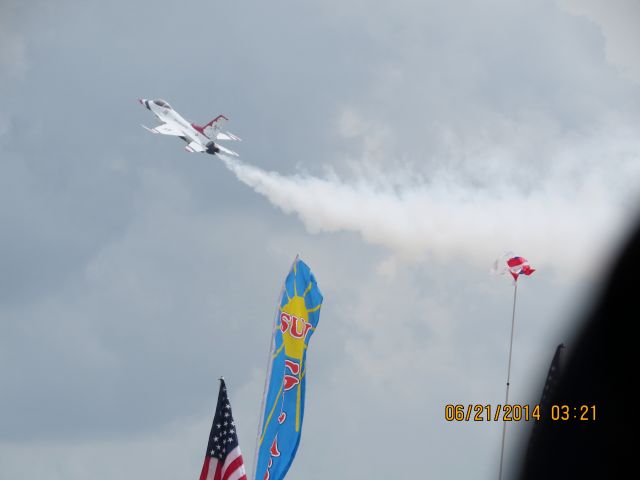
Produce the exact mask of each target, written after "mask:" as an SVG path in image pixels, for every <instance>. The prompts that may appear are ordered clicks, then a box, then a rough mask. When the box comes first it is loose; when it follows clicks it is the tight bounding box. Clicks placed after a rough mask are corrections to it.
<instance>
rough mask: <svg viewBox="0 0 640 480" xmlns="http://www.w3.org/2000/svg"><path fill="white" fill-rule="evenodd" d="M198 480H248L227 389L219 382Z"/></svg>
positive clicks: (221, 381) (221, 380)
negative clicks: (214, 411)
mask: <svg viewBox="0 0 640 480" xmlns="http://www.w3.org/2000/svg"><path fill="white" fill-rule="evenodd" d="M200 480H247V474H246V472H245V469H244V462H243V461H242V454H241V453H240V445H239V444H238V434H237V433H236V423H235V422H234V421H233V415H232V414H231V405H230V404H229V397H228V396H227V386H226V385H225V383H224V380H223V379H222V378H221V379H220V392H219V393H218V405H217V406H216V414H215V415H214V417H213V425H212V426H211V433H210V434H209V443H208V444H207V451H206V453H205V456H204V465H202V472H201V473H200Z"/></svg>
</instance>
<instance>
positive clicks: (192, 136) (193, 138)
mask: <svg viewBox="0 0 640 480" xmlns="http://www.w3.org/2000/svg"><path fill="white" fill-rule="evenodd" d="M138 101H139V102H140V103H141V104H142V105H144V106H145V107H146V108H147V109H149V110H151V111H152V112H153V113H154V115H155V116H156V117H158V120H160V121H161V122H162V124H161V125H158V126H157V127H155V128H149V127H145V126H144V125H142V126H143V127H144V128H146V129H147V130H149V131H150V132H152V133H160V134H162V135H173V136H174V137H179V138H181V139H182V140H184V141H185V142H187V146H186V147H185V149H186V150H187V151H188V152H199V153H210V154H211V155H215V154H216V153H226V154H227V155H233V156H236V157H237V156H238V154H237V153H236V152H233V151H231V150H229V149H227V148H225V147H223V146H222V145H220V144H217V143H214V140H240V139H239V138H238V137H236V136H235V135H234V134H233V133H230V132H227V131H224V132H223V131H222V130H221V128H222V125H224V123H225V122H226V121H227V120H228V118H227V117H225V116H224V115H218V116H217V117H216V118H214V119H213V120H211V121H210V122H209V123H207V124H206V125H203V126H200V125H196V124H195V123H190V122H188V121H187V120H185V119H184V118H183V117H182V116H181V115H180V114H179V113H178V112H176V111H175V110H174V109H173V108H171V105H169V104H168V103H167V102H165V101H164V100H161V99H158V100H146V99H144V98H141V99H139V100H138Z"/></svg>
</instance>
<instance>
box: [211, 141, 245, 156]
mask: <svg viewBox="0 0 640 480" xmlns="http://www.w3.org/2000/svg"><path fill="white" fill-rule="evenodd" d="M216 147H218V148H219V149H220V151H221V152H224V153H226V154H227V155H233V156H234V157H239V156H240V155H238V154H237V153H236V152H234V151H231V150H229V149H228V148H224V147H223V146H222V145H220V144H219V143H216Z"/></svg>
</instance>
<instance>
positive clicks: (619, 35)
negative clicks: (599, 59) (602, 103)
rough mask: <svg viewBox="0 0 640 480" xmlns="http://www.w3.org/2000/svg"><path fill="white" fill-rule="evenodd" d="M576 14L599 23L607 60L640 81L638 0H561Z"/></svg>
mask: <svg viewBox="0 0 640 480" xmlns="http://www.w3.org/2000/svg"><path fill="white" fill-rule="evenodd" d="M560 4H561V5H562V6H563V7H564V8H566V9H567V11H569V12H571V13H573V14H575V15H584V16H586V17H588V18H589V19H590V20H592V21H593V22H595V23H596V24H597V25H598V26H599V27H600V29H601V30H602V34H603V35H604V38H605V41H606V50H605V51H606V56H607V60H608V61H609V62H611V63H612V64H613V65H615V66H616V67H618V68H619V69H620V72H621V73H622V74H623V75H624V76H625V77H627V78H629V79H631V80H633V81H635V82H638V83H640V57H639V56H638V45H640V30H639V29H638V22H640V3H639V2H637V1H635V0H617V1H613V2H612V1H607V0H586V1H585V0H561V1H560Z"/></svg>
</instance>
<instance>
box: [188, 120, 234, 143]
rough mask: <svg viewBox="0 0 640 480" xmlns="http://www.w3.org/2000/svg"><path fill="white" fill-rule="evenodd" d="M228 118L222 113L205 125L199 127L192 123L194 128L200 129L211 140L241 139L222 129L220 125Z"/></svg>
mask: <svg viewBox="0 0 640 480" xmlns="http://www.w3.org/2000/svg"><path fill="white" fill-rule="evenodd" d="M228 120H229V119H228V118H227V117H225V116H224V115H218V116H217V117H216V118H214V119H213V120H211V121H210V122H209V123H207V124H206V125H204V126H202V127H200V126H197V125H194V128H196V129H197V130H200V131H201V132H202V133H203V134H205V135H206V136H207V137H209V138H210V139H212V140H237V141H239V140H241V139H240V137H237V136H235V135H234V134H233V133H231V132H227V131H224V132H223V131H222V127H223V126H224V124H225V123H226V122H227V121H228Z"/></svg>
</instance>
